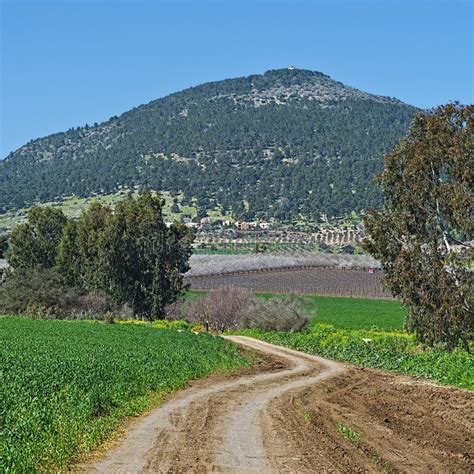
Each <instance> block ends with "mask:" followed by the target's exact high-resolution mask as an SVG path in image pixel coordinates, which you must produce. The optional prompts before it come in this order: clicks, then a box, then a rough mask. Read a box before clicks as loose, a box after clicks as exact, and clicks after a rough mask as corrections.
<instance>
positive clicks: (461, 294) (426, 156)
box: [365, 104, 474, 350]
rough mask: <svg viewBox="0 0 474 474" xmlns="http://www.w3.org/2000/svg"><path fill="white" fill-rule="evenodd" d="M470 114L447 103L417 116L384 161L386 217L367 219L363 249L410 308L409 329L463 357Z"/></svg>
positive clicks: (473, 216) (473, 218) (473, 250)
mask: <svg viewBox="0 0 474 474" xmlns="http://www.w3.org/2000/svg"><path fill="white" fill-rule="evenodd" d="M473 114H474V106H460V105H457V104H450V105H446V106H443V107H439V108H438V109H436V110H434V111H432V112H429V113H422V114H419V115H417V116H416V118H415V120H414V122H413V126H412V127H411V129H410V131H409V133H408V135H407V137H406V138H404V139H402V140H401V141H400V143H399V144H398V145H397V147H396V148H395V150H394V151H393V152H392V153H390V154H388V155H387V156H386V157H385V170H384V172H383V174H382V175H381V177H380V183H381V187H382V190H383V192H384V196H385V198H384V199H385V200H384V204H385V206H384V210H382V211H372V212H371V213H369V215H368V216H367V217H366V219H365V227H366V229H367V231H368V232H369V234H370V237H371V238H370V240H368V241H367V242H366V244H365V247H366V249H367V250H368V251H369V252H370V253H371V254H372V255H373V256H374V257H375V258H377V259H379V260H380V261H381V262H382V267H383V270H384V271H385V275H386V278H385V281H386V284H387V287H388V288H389V290H390V291H391V292H392V293H393V294H394V295H395V296H397V297H399V298H400V299H401V300H402V301H403V302H404V304H405V305H407V306H408V307H409V315H408V319H407V323H408V324H407V328H408V329H409V330H414V331H415V332H416V335H417V337H418V340H419V341H421V342H423V343H424V344H428V345H430V346H437V347H442V348H446V349H447V350H453V349H454V348H455V347H457V346H458V345H459V344H462V345H463V347H464V349H465V350H469V336H470V333H471V331H472V330H473V328H474V326H473V323H474V318H473V313H474V308H473V305H472V302H473V300H474V293H473V289H474V273H473V272H472V271H470V269H469V266H470V264H471V262H472V261H473V258H474V246H473V245H472V242H473V240H474V213H473V207H472V202H473V197H474V196H473V186H472V185H473V182H474V166H473V162H472V156H473V155H472V152H473V142H472V137H473V132H474V121H473Z"/></svg>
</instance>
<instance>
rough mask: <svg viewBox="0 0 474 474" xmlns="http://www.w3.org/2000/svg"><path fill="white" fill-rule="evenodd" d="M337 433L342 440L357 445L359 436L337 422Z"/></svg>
mask: <svg viewBox="0 0 474 474" xmlns="http://www.w3.org/2000/svg"><path fill="white" fill-rule="evenodd" d="M336 428H337V432H338V433H340V434H341V435H342V436H343V437H344V438H346V439H347V440H349V441H350V442H351V443H355V444H357V443H358V442H359V441H360V434H359V433H358V432H357V431H355V430H353V429H352V428H350V427H349V426H347V425H345V424H344V423H342V422H341V421H339V422H338V423H337V425H336Z"/></svg>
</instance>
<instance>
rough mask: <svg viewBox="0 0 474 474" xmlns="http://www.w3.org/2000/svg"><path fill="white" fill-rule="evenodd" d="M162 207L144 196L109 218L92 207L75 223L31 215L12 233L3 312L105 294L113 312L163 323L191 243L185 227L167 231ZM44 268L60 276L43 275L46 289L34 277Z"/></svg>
mask: <svg viewBox="0 0 474 474" xmlns="http://www.w3.org/2000/svg"><path fill="white" fill-rule="evenodd" d="M162 208H163V200H162V199H161V197H160V196H154V195H152V194H151V193H145V194H143V195H141V196H138V197H132V196H129V197H128V198H127V199H126V200H124V201H122V202H120V203H119V204H117V206H116V208H115V211H114V212H112V211H111V209H110V208H109V207H107V206H104V205H101V204H99V203H93V204H92V205H91V206H90V207H89V208H88V209H86V210H85V211H84V212H83V213H82V215H81V217H80V218H79V220H77V221H74V220H69V221H68V220H67V218H66V217H65V216H64V215H63V214H62V212H61V211H59V210H57V209H53V208H49V207H41V208H34V209H32V210H31V212H30V214H29V216H28V221H27V222H26V223H25V224H21V225H19V226H18V227H17V228H16V229H15V230H14V231H13V234H12V251H11V255H10V263H11V265H12V267H13V271H11V272H10V273H9V274H7V278H6V280H5V283H3V284H0V292H3V293H5V292H9V291H12V292H13V295H14V296H9V295H6V296H7V299H6V301H4V302H3V305H4V310H5V311H9V312H14V313H17V314H18V313H19V312H23V311H24V309H26V307H27V305H28V303H29V302H31V303H35V304H41V305H44V306H45V307H46V308H51V307H53V306H55V304H53V301H54V299H55V298H56V295H57V294H58V293H59V294H60V293H61V292H62V291H64V292H65V294H68V293H70V291H69V290H68V288H67V287H69V288H74V290H75V291H77V292H79V293H80V294H82V295H86V294H89V295H92V294H96V295H97V294H105V295H107V296H108V298H109V300H110V301H109V303H110V304H111V306H112V307H114V306H115V308H118V307H121V306H123V305H124V304H127V305H129V307H131V308H132V310H133V313H134V314H135V315H137V316H138V317H140V318H146V319H156V318H159V317H161V316H162V315H163V311H164V307H165V306H166V305H168V304H170V303H172V302H173V301H175V300H176V298H177V297H178V296H179V295H180V294H181V291H182V289H183V273H185V272H186V271H187V270H188V269H189V267H188V260H189V257H190V255H191V243H192V240H193V235H192V233H191V231H190V230H189V229H188V228H187V227H186V226H185V225H183V224H180V223H175V224H172V225H171V226H167V225H166V224H165V222H164V221H163V215H162ZM45 269H46V270H51V271H53V269H54V271H55V272H57V275H56V274H55V276H54V278H52V277H51V275H49V274H45V276H46V282H45V284H44V285H43V284H42V282H41V276H39V277H38V275H40V273H38V272H40V271H41V270H45ZM35 272H37V273H35ZM29 274H31V275H32V277H33V280H32V282H33V283H31V284H30V283H28V281H27V280H28V277H29ZM53 284H55V285H56V288H54V287H53V286H54V285H53ZM15 285H17V286H18V288H15ZM32 285H33V286H32ZM22 291H25V293H24V296H23V298H22V297H21V292H22ZM40 293H41V294H40ZM45 295H48V296H45ZM50 296H51V298H50ZM30 300H31V301H30ZM22 301H23V302H24V304H21V302H22ZM82 303H86V301H83V302H82ZM1 305H2V303H1V302H0V307H1ZM60 306H62V305H60ZM86 310H87V308H86Z"/></svg>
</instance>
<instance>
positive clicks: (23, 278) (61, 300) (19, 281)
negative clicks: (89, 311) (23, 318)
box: [0, 268, 79, 318]
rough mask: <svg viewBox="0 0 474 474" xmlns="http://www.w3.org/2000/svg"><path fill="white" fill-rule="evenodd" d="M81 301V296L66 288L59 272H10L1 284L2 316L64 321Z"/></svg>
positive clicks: (28, 270) (39, 270)
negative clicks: (20, 315)
mask: <svg viewBox="0 0 474 474" xmlns="http://www.w3.org/2000/svg"><path fill="white" fill-rule="evenodd" d="M78 298H79V294H78V292H77V291H76V290H74V289H72V288H70V287H68V286H67V285H65V284H64V280H63V279H62V277H61V276H60V275H59V274H58V272H57V271H56V270H55V269H53V268H48V269H41V268H35V269H20V270H16V271H10V272H7V275H6V277H5V281H4V282H2V283H1V284H0V313H4V314H26V313H28V314H31V315H32V316H33V317H38V318H40V317H41V315H42V316H43V317H58V318H60V317H64V316H65V315H66V314H67V313H68V312H69V311H71V309H72V308H73V306H74V305H76V303H77V300H78Z"/></svg>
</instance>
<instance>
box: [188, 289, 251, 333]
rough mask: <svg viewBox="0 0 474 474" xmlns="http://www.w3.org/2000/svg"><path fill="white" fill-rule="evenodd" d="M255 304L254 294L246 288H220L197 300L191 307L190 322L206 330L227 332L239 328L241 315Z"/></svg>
mask: <svg viewBox="0 0 474 474" xmlns="http://www.w3.org/2000/svg"><path fill="white" fill-rule="evenodd" d="M252 303H253V298H252V294H251V292H250V291H249V290H246V289H244V288H235V287H228V288H218V289H216V290H212V291H210V292H209V293H208V294H207V295H205V296H202V297H200V298H197V299H195V300H194V301H193V302H192V303H191V305H190V307H189V313H188V317H187V318H186V319H188V320H190V322H195V323H198V324H202V325H203V326H204V327H205V328H206V330H207V331H208V330H212V331H226V330H228V329H237V328H238V327H239V313H240V312H241V311H242V310H243V309H244V308H246V307H248V306H250V305H251V304H252Z"/></svg>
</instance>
